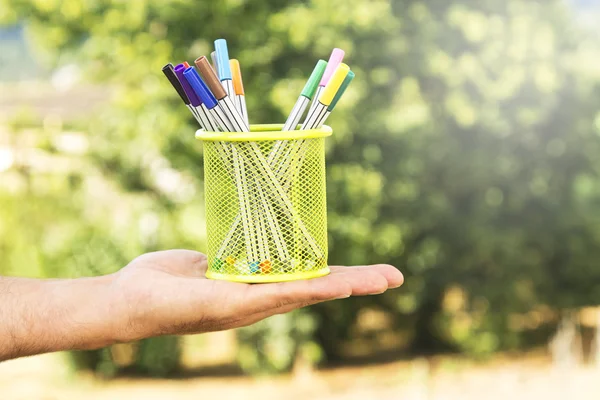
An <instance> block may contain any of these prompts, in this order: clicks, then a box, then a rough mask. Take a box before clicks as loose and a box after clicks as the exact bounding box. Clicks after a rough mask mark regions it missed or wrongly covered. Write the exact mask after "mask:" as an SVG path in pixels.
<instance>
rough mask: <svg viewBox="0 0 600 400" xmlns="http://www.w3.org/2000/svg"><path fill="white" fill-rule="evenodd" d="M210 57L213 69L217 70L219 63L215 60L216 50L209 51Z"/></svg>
mask: <svg viewBox="0 0 600 400" xmlns="http://www.w3.org/2000/svg"><path fill="white" fill-rule="evenodd" d="M210 59H211V60H212V66H213V69H214V70H215V72H217V71H218V70H219V67H218V65H219V64H218V62H217V52H216V51H213V52H212V53H210ZM217 73H218V72H217Z"/></svg>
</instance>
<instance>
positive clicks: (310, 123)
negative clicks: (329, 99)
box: [300, 102, 327, 131]
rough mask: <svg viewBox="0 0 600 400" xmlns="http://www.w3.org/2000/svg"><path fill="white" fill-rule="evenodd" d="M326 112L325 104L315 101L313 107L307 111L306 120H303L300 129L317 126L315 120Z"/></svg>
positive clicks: (317, 120)
mask: <svg viewBox="0 0 600 400" xmlns="http://www.w3.org/2000/svg"><path fill="white" fill-rule="evenodd" d="M326 112H327V106H326V105H324V104H322V103H320V102H317V105H316V106H315V108H314V109H312V110H310V111H309V112H308V115H307V116H306V120H304V123H303V124H302V127H301V128H300V130H303V131H304V130H307V129H314V128H315V127H316V126H317V122H319V120H320V119H321V118H322V117H323V115H325V113H326Z"/></svg>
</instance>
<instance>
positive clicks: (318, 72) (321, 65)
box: [300, 60, 327, 99]
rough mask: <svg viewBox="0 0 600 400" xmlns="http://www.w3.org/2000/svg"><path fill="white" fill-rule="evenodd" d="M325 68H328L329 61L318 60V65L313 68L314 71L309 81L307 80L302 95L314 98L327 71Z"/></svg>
mask: <svg viewBox="0 0 600 400" xmlns="http://www.w3.org/2000/svg"><path fill="white" fill-rule="evenodd" d="M325 68H327V61H325V60H319V61H317V65H315V68H314V69H313V72H312V73H311V74H310V77H309V78H308V81H306V85H304V89H302V93H300V94H301V95H302V96H304V97H306V98H308V99H312V98H313V96H314V95H315V92H316V91H317V87H318V86H319V81H320V80H321V78H322V77H323V73H324V72H325Z"/></svg>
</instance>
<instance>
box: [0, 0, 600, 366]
mask: <svg viewBox="0 0 600 400" xmlns="http://www.w3.org/2000/svg"><path fill="white" fill-rule="evenodd" d="M0 9H2V10H3V12H2V13H0V18H2V20H3V21H4V22H7V23H10V22H15V21H25V22H26V25H27V27H28V29H29V31H30V32H31V33H32V34H33V36H34V37H35V38H36V40H37V41H38V45H39V49H40V54H41V56H43V57H44V58H45V59H46V61H47V62H48V63H50V64H51V65H58V64H62V63H68V62H76V63H77V64H78V65H80V66H81V67H82V68H83V69H84V71H85V72H86V74H87V77H88V78H89V79H91V80H95V81H97V82H99V83H102V84H105V85H109V86H111V87H113V88H114V89H115V93H116V95H115V99H114V101H113V105H112V107H110V108H109V109H107V110H105V111H104V112H102V113H101V114H100V115H98V116H97V117H96V118H94V119H93V120H91V121H90V122H89V126H87V128H86V131H87V132H89V135H88V139H89V141H90V149H91V152H90V155H89V157H86V161H87V162H88V163H89V164H90V165H91V166H93V170H94V171H95V172H96V173H97V174H99V175H101V176H104V177H105V178H106V179H107V181H108V182H109V184H110V185H118V190H117V188H115V187H113V189H114V191H115V193H120V194H118V195H117V194H115V195H114V196H113V197H112V199H111V201H112V203H111V204H119V205H120V207H122V208H123V209H124V210H125V211H123V215H124V217H123V218H122V219H121V220H120V221H111V222H107V221H101V219H102V216H106V215H107V211H106V210H104V211H103V212H100V213H99V214H98V215H100V217H98V216H96V219H94V218H88V219H87V224H88V225H86V226H89V230H90V232H93V233H90V235H91V236H85V235H84V236H80V237H81V238H82V239H80V240H81V241H82V245H81V246H77V247H76V248H75V247H74V246H72V249H71V251H70V255H67V254H63V255H62V256H61V257H63V258H62V259H58V258H57V259H53V262H54V263H55V265H59V266H62V265H68V264H65V262H64V259H77V258H78V257H81V256H78V254H79V250H80V249H81V248H87V249H88V251H90V252H92V253H93V252H94V251H99V250H94V248H96V244H95V242H93V241H91V239H90V238H92V237H94V235H96V234H97V233H96V232H97V231H100V232H104V233H103V235H105V236H103V237H104V238H105V239H102V240H105V242H104V243H105V244H106V245H105V246H103V247H102V248H103V249H104V250H102V251H104V252H107V253H109V254H111V255H110V256H108V258H107V259H108V260H110V262H109V263H107V264H106V265H107V266H106V268H107V270H110V269H111V268H115V267H116V266H119V265H123V264H124V263H125V262H126V260H127V259H128V258H129V257H133V256H134V253H135V252H136V251H146V250H149V249H157V248H166V247H170V246H186V245H187V246H189V247H193V248H199V249H201V244H202V241H203V234H202V233H201V232H199V231H198V229H197V227H196V226H190V222H189V221H190V220H193V221H198V225H199V223H200V221H201V219H200V217H199V216H200V215H201V203H202V199H201V196H195V190H197V188H200V187H201V180H202V170H201V165H202V164H201V159H200V158H201V156H200V147H199V145H198V144H197V143H196V142H195V141H194V137H193V131H194V129H195V128H194V124H193V120H192V119H191V118H190V116H189V115H188V113H187V110H185V107H183V106H182V105H181V104H180V101H179V99H178V98H177V96H176V94H175V93H173V90H172V88H171V87H170V86H169V84H168V83H167V82H166V81H165V79H164V78H163V77H162V75H161V73H160V68H161V67H162V66H163V65H164V64H165V63H167V62H179V61H182V60H184V59H188V60H192V59H194V58H196V57H197V56H199V55H201V54H208V53H209V52H210V50H211V46H212V40H213V39H215V38H217V37H225V38H227V40H228V42H229V45H230V54H231V55H232V56H234V57H236V58H238V59H239V60H240V63H241V65H242V67H243V74H244V83H245V86H246V92H247V101H248V108H249V112H250V119H251V122H255V123H256V122H276V121H282V120H283V119H284V118H285V115H286V113H287V112H288V111H289V110H290V109H291V107H292V105H293V102H294V100H295V98H296V96H297V94H298V93H299V92H300V90H301V87H302V85H303V83H304V80H305V79H306V75H307V74H308V73H309V71H310V70H311V68H312V66H313V65H314V62H315V60H316V59H317V58H326V57H327V56H328V54H329V52H330V50H331V48H333V47H341V48H344V49H345V50H346V52H347V60H348V63H349V64H350V65H351V67H352V69H353V70H354V71H355V72H356V75H357V79H355V81H354V82H355V83H353V84H352V86H351V88H350V89H349V90H348V92H347V94H346V95H345V97H344V100H343V101H342V103H340V106H339V107H338V109H337V110H336V112H335V113H334V114H333V115H332V117H331V119H330V120H329V123H330V125H332V126H333V127H334V131H335V135H334V136H333V137H332V138H331V140H329V153H328V164H329V165H328V196H329V198H328V200H329V205H330V207H329V230H330V261H331V262H333V263H340V264H362V263H371V262H378V261H386V262H390V263H394V264H395V265H397V266H399V267H400V268H401V269H402V270H403V271H405V272H406V276H407V280H406V284H405V286H404V288H403V289H402V290H400V291H397V292H395V293H390V294H386V295H385V296H380V297H377V298H369V299H352V300H350V301H344V302H333V303H329V304H323V305H320V306H317V307H313V308H311V309H310V311H308V314H307V313H297V314H293V315H291V316H289V317H285V318H283V317H282V318H281V319H278V320H277V322H274V321H266V322H264V323H263V324H261V325H258V326H255V327H252V328H249V329H248V330H244V331H241V333H240V338H241V339H242V340H244V341H246V343H251V345H250V346H248V347H244V349H246V350H247V349H248V348H250V349H253V348H254V349H257V348H258V350H254V351H256V352H257V353H256V354H252V351H250V352H248V351H246V350H244V351H243V352H242V353H241V357H242V356H244V354H246V356H244V357H245V358H244V359H242V360H241V364H242V365H243V366H245V367H246V368H248V369H249V370H253V371H261V370H265V369H275V370H285V369H288V368H290V367H291V366H292V364H293V361H294V357H293V356H292V357H290V356H289V355H290V354H291V355H296V354H299V353H300V352H299V351H298V349H299V348H300V347H302V346H304V345H302V346H299V345H298V343H308V344H310V343H313V344H314V343H318V344H319V346H320V348H321V349H322V350H323V351H324V355H325V356H326V357H328V358H329V359H333V358H337V357H341V356H343V355H344V351H345V350H344V349H346V348H347V345H348V344H350V345H352V344H353V343H360V344H361V345H364V343H365V341H364V339H367V343H369V344H370V345H372V346H373V347H377V344H378V343H380V342H382V341H383V335H384V334H388V333H389V332H387V331H386V330H385V329H383V328H387V329H389V330H391V331H393V332H395V333H396V334H398V335H399V336H401V337H403V338H408V339H407V340H406V341H405V343H406V346H409V347H410V348H412V349H415V350H418V351H431V350H447V349H455V350H461V351H466V352H469V353H471V354H487V353H489V352H492V351H495V350H497V349H501V348H513V347H516V346H519V345H521V343H522V340H523V337H524V333H525V331H526V330H527V329H529V328H527V326H529V325H527V324H523V323H521V324H519V323H515V321H519V320H520V319H519V318H520V317H522V316H523V315H526V314H527V313H528V312H531V311H539V312H540V313H541V312H542V311H543V310H549V311H548V312H546V313H542V314H543V315H544V316H545V317H544V318H546V319H544V318H542V319H541V320H542V322H549V321H550V322H551V320H552V319H553V316H554V313H553V311H557V310H560V309H564V308H574V307H579V306H583V305H589V304H598V302H599V300H600V271H599V270H598V268H595V263H596V262H595V260H596V258H597V257H598V256H599V255H600V254H599V253H600V228H599V227H600V224H599V223H598V222H600V221H598V218H599V217H598V216H599V215H600V212H599V211H600V210H599V207H600V202H599V200H600V185H599V184H598V183H597V179H596V178H597V176H598V173H599V172H600V157H599V156H598V154H600V151H599V150H600V140H599V135H600V114H599V113H598V110H599V109H600V90H599V89H600V86H599V85H598V82H599V81H600V68H594V67H592V66H593V65H598V63H599V62H600V45H598V44H597V43H598V40H597V39H598V33H597V32H587V31H585V30H583V29H582V28H580V27H578V22H577V20H576V16H575V14H574V13H573V11H572V9H570V8H569V4H568V3H566V2H563V1H559V0H551V1H547V2H544V4H541V3H539V2H528V1H519V0H507V1H505V2H497V1H491V0H486V1H473V0H454V1H441V0H422V1H412V0H410V1H409V0H397V1H389V0H375V1H364V0H344V1H341V0H327V1H326V0H312V1H293V2H277V1H274V0H271V1H269V0H265V1H253V2H244V1H233V0H227V1H219V2H192V1H185V0H163V1H157V0H131V1H128V2H118V1H100V0H98V1H84V0H72V1H68V2H67V1H64V2H63V1H45V2H39V1H32V0H0ZM90 168H92V167H90ZM82 179H85V180H89V179H90V178H89V177H83V178H82ZM80 190H81V189H80ZM61 193H63V195H64V193H65V191H64V190H63V191H62V192H61ZM67 193H70V192H67ZM20 196H28V197H27V198H29V196H30V194H29V192H25V193H24V194H23V192H22V193H21V195H20ZM13 197H14V196H13ZM83 198H84V197H83V196H82V199H83ZM82 199H80V202H79V203H78V204H76V205H75V206H74V208H71V212H73V210H76V211H77V212H79V213H82V214H85V210H86V208H89V207H93V206H91V205H90V203H89V202H83V201H82ZM2 201H3V202H4V201H5V200H4V199H3V200H2ZM6 201H8V202H10V201H13V202H15V201H16V203H15V204H14V208H13V209H17V208H18V206H17V205H19V206H20V203H19V200H18V198H17V200H15V199H14V198H11V197H10V196H9V199H8V200H6ZM59 203H60V202H59ZM3 204H4V203H3ZM46 205H47V206H48V207H51V205H50V204H48V203H46ZM49 212H50V211H48V213H49ZM32 215H35V216H36V218H37V217H38V216H39V217H40V219H39V223H40V224H53V223H54V222H44V221H47V220H48V218H49V217H48V216H47V212H45V211H43V210H39V211H38V212H37V213H36V214H30V217H29V218H32ZM190 216H192V217H193V218H190ZM57 217H58V218H63V221H64V220H69V218H73V216H72V215H71V214H69V213H65V214H54V213H52V219H54V218H57ZM186 217H187V218H186ZM29 218H28V219H29ZM44 226H46V225H44ZM123 226H126V227H127V228H126V229H122V230H119V229H118V228H117V227H121V228H122V227H123ZM19 227H20V225H19V224H18V223H17V222H14V223H12V222H11V223H10V225H9V226H8V228H7V230H11V231H12V230H15V229H18V228H19ZM159 227H160V229H159ZM148 231H150V232H151V233H147V232H148ZM144 232H146V233H144ZM152 232H153V233H152ZM37 235H40V233H39V232H38V233H37ZM29 237H30V238H33V237H36V236H29ZM131 238H136V239H135V240H132V239H131ZM65 240H67V241H66V243H75V242H71V240H75V239H73V238H70V237H66V238H65ZM22 243H37V242H36V241H32V240H23V242H22ZM4 246H8V247H11V248H12V249H17V248H18V247H16V245H15V244H14V243H9V244H4ZM30 247H31V246H30ZM35 248H36V249H38V248H37V247H35ZM107 249H108V250H107ZM36 251H39V250H36ZM14 254H20V252H15V253H14ZM95 257H96V256H92V258H95ZM18 262H19V263H20V262H22V260H20V259H15V261H14V264H12V265H15V266H16V265H19V264H17V263H18ZM119 262H120V263H119ZM13 269H14V267H13ZM56 273H64V272H60V271H56ZM364 310H373V311H384V312H386V313H387V314H388V315H389V316H391V319H390V320H387V322H386V323H385V324H384V325H382V328H381V329H375V331H374V333H373V332H371V333H370V334H366V333H365V332H363V331H361V329H359V327H358V322H359V319H360V318H361V315H364V313H363V311H364ZM540 310H542V311H540ZM307 315H308V316H311V318H313V321H315V322H318V324H317V325H315V328H314V329H313V328H310V329H309V330H308V331H305V330H302V329H301V330H299V331H297V332H296V330H297V329H299V328H297V327H298V326H299V324H300V318H306V316H307ZM517 317H519V318H517ZM521 319H522V318H521ZM538 319H539V318H538ZM281 324H287V328H286V327H282V326H281ZM539 324H540V323H538V325H539ZM302 326H304V325H302ZM268 332H270V333H268ZM277 332H278V333H279V334H280V335H289V336H291V337H294V338H298V339H297V340H298V341H297V342H296V343H295V344H289V343H284V342H286V341H285V340H284V341H283V342H282V343H284V344H285V345H281V346H279V347H278V349H277V351H273V349H265V347H264V345H263V344H262V343H264V340H263V337H264V336H265V335H267V336H268V335H270V334H276V333H277ZM291 332H296V333H291ZM311 332H314V334H312V333H311ZM306 333H309V336H308V338H307V335H306ZM359 339H361V341H359ZM307 346H309V347H310V345H307ZM280 348H283V349H287V350H285V351H287V352H288V353H287V355H285V354H284V355H282V354H281V352H280ZM313 353H314V354H320V352H314V351H313ZM257 354H258V355H257ZM308 358H309V359H311V360H318V359H320V358H321V357H320V355H319V356H318V357H317V356H314V357H308ZM144 359H151V357H150V358H144ZM156 362H157V363H160V360H156ZM155 370H157V371H160V368H158V369H155Z"/></svg>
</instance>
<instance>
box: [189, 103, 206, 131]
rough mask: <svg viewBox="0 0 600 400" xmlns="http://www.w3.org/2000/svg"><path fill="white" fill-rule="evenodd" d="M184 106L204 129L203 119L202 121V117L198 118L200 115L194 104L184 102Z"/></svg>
mask: <svg viewBox="0 0 600 400" xmlns="http://www.w3.org/2000/svg"><path fill="white" fill-rule="evenodd" d="M186 107H187V108H188V109H189V110H190V112H191V113H192V115H193V116H194V118H196V121H198V124H199V125H200V128H202V129H204V130H206V125H205V124H204V121H202V118H200V115H199V114H198V111H196V109H195V108H194V106H193V105H191V104H186Z"/></svg>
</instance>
